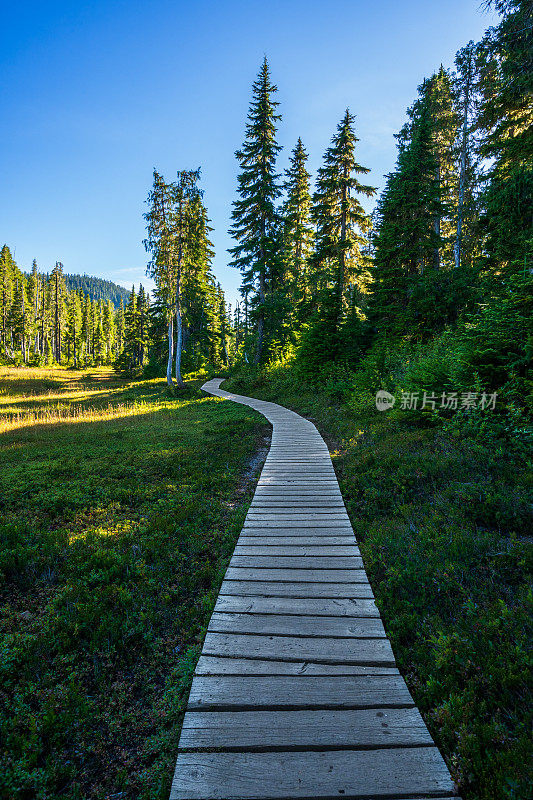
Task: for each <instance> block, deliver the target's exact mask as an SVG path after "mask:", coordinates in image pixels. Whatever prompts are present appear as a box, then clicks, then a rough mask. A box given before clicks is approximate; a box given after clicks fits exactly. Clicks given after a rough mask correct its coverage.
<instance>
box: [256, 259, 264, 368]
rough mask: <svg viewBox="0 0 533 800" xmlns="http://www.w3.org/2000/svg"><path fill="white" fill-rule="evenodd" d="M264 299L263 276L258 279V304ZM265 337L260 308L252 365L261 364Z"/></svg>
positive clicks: (262, 302)
mask: <svg viewBox="0 0 533 800" xmlns="http://www.w3.org/2000/svg"><path fill="white" fill-rule="evenodd" d="M265 299H266V292H265V280H264V277H263V275H261V276H260V278H259V302H260V304H261V306H263V304H264V302H265ZM264 337H265V310H264V307H263V308H261V310H260V312H259V317H258V319H257V345H256V348H255V357H254V364H255V365H256V366H257V365H258V364H259V363H260V362H261V357H262V355H263V340H264Z"/></svg>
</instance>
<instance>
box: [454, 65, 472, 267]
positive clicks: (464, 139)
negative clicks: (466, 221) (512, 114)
mask: <svg viewBox="0 0 533 800" xmlns="http://www.w3.org/2000/svg"><path fill="white" fill-rule="evenodd" d="M471 88H472V52H471V51H470V52H469V58H468V65H467V72H466V80H465V95H464V106H463V131H462V136H461V166H460V172H459V197H458V201H457V230H456V232H455V245H454V248H453V252H454V258H455V269H459V267H460V266H461V244H462V235H463V214H464V199H465V186H466V155H467V151H468V108H469V105H470V91H471Z"/></svg>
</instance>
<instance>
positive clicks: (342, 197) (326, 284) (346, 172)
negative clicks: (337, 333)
mask: <svg viewBox="0 0 533 800" xmlns="http://www.w3.org/2000/svg"><path fill="white" fill-rule="evenodd" d="M354 120H355V118H354V117H353V115H352V114H350V112H349V111H348V110H346V112H345V114H344V117H343V119H342V120H341V122H340V123H339V125H338V127H337V132H336V134H335V135H334V136H333V139H332V142H331V146H330V147H329V148H328V149H327V150H326V153H325V155H324V163H323V166H322V167H321V168H320V170H319V172H318V177H317V188H316V191H315V193H314V195H313V209H312V213H313V219H314V221H315V224H316V247H315V252H314V255H313V269H314V271H315V274H316V278H315V281H314V283H315V287H316V289H317V290H319V291H321V294H322V297H323V300H322V303H323V304H325V305H327V306H328V308H331V307H332V306H333V307H334V312H333V314H332V316H331V313H330V312H328V315H329V316H331V318H332V321H333V324H334V326H336V327H337V328H338V327H339V326H340V325H341V324H342V320H343V318H344V312H345V305H346V295H347V292H346V290H347V287H348V285H349V284H351V283H355V284H356V285H357V286H359V288H360V289H363V288H364V284H365V281H366V276H367V271H368V267H367V263H366V259H365V258H364V256H363V254H362V252H361V248H362V246H363V245H364V244H365V241H366V240H365V236H364V234H365V231H366V230H368V228H369V226H370V218H369V216H368V215H367V214H366V212H365V211H364V209H363V206H362V205H361V202H360V200H359V198H358V196H357V195H364V196H366V197H370V196H372V195H373V194H374V192H375V189H374V188H373V187H372V186H365V185H363V184H361V183H360V182H359V180H358V178H357V175H361V174H363V175H365V174H367V173H368V172H369V170H368V168H367V167H363V166H361V165H360V164H358V163H357V161H356V160H355V145H356V143H357V142H358V141H359V140H358V138H357V137H356V135H355V132H354Z"/></svg>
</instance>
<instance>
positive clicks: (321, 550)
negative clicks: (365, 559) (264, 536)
mask: <svg viewBox="0 0 533 800" xmlns="http://www.w3.org/2000/svg"><path fill="white" fill-rule="evenodd" d="M247 541H248V540H247ZM235 556H298V557H299V558H301V557H303V556H307V557H308V558H310V557H314V556H322V557H325V556H328V557H333V556H337V557H340V556H356V557H359V556H360V553H359V548H358V547H357V546H356V545H355V544H345V545H327V544H322V545H320V546H316V545H311V544H307V545H294V546H291V545H282V544H277V543H276V542H269V543H268V544H262V545H249V544H246V543H245V544H237V547H236V548H235V550H234V556H233V557H234V558H235Z"/></svg>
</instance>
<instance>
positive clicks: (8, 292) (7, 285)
mask: <svg viewBox="0 0 533 800" xmlns="http://www.w3.org/2000/svg"><path fill="white" fill-rule="evenodd" d="M14 269H15V264H14V261H13V257H12V255H11V250H10V249H9V247H8V246H7V244H5V245H4V246H3V247H2V250H1V251H0V345H1V348H2V350H3V351H4V352H6V351H7V347H8V342H9V338H10V337H9V331H8V318H9V314H10V312H11V304H12V302H13V273H14Z"/></svg>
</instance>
